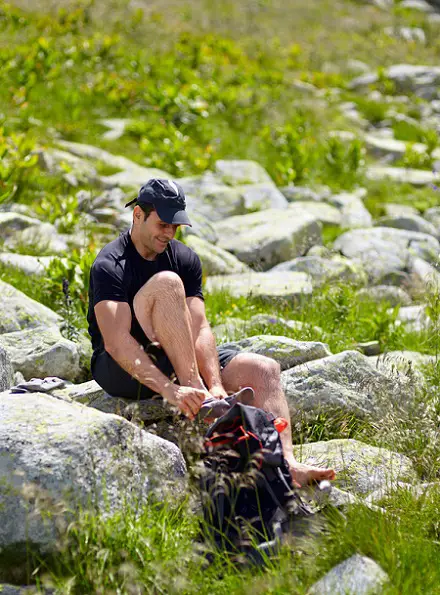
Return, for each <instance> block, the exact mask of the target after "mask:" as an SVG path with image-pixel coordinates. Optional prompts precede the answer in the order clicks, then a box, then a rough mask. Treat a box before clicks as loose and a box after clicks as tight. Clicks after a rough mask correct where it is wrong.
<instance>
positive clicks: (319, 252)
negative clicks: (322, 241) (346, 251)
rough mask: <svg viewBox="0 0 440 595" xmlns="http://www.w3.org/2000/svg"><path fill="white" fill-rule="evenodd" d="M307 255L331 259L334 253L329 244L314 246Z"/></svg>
mask: <svg viewBox="0 0 440 595" xmlns="http://www.w3.org/2000/svg"><path fill="white" fill-rule="evenodd" d="M307 256H319V257H320V258H327V259H330V258H332V256H334V254H332V251H331V250H330V248H327V246H312V247H311V248H310V250H309V251H308V252H307Z"/></svg>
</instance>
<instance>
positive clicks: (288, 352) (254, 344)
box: [222, 335, 331, 370]
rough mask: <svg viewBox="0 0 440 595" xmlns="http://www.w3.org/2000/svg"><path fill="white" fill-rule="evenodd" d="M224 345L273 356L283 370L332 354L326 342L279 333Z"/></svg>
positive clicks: (228, 347) (246, 351) (224, 345)
mask: <svg viewBox="0 0 440 595" xmlns="http://www.w3.org/2000/svg"><path fill="white" fill-rule="evenodd" d="M222 347H225V348H227V349H236V350H237V351H240V352H245V353H258V354H260V355H265V356H267V357H271V358H272V359H274V360H275V361H277V362H278V363H279V364H280V366H281V370H287V369H289V368H292V367H293V366H298V365H299V364H304V363H305V362H310V361H312V360H315V359H320V358H323V357H327V356H328V355H331V352H330V350H329V348H328V345H326V344H325V343H321V342H319V341H296V340H295V339H289V338H288V337H279V336H277V335H256V336H254V337H247V338H245V339H240V340H239V341H234V342H231V343H225V344H223V345H222Z"/></svg>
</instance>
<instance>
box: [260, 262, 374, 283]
mask: <svg viewBox="0 0 440 595" xmlns="http://www.w3.org/2000/svg"><path fill="white" fill-rule="evenodd" d="M282 271H302V272H303V273H307V274H308V275H309V276H310V277H311V278H312V281H313V286H314V287H320V286H322V285H325V284H326V283H331V282H333V281H347V282H348V283H356V284H363V283H366V281H367V276H366V274H365V272H364V270H363V268H362V266H361V265H360V264H359V263H355V262H352V261H351V260H349V259H348V258H344V257H343V256H338V255H335V256H333V257H332V258H321V257H320V256H300V257H299V258H294V259H293V260H288V261H287V262H282V263H280V264H277V265H276V266H275V267H273V268H272V269H271V272H282Z"/></svg>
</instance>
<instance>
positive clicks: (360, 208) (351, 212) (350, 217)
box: [329, 189, 373, 229]
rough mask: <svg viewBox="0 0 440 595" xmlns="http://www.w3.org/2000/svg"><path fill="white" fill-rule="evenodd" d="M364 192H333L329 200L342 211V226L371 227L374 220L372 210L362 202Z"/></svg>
mask: <svg viewBox="0 0 440 595" xmlns="http://www.w3.org/2000/svg"><path fill="white" fill-rule="evenodd" d="M363 195H364V192H362V189H360V191H358V192H341V193H340V194H333V195H332V196H331V197H330V198H329V202H330V203H331V204H332V205H334V206H335V207H337V208H338V209H339V210H340V213H341V222H340V226H341V227H344V228H348V229H350V228H353V227H370V226H371V225H372V222H373V218H372V217H371V214H370V212H369V211H368V209H367V208H366V207H365V206H364V203H363V202H362V196H363Z"/></svg>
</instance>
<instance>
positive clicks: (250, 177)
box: [215, 159, 273, 186]
mask: <svg viewBox="0 0 440 595" xmlns="http://www.w3.org/2000/svg"><path fill="white" fill-rule="evenodd" d="M215 173H216V174H217V176H219V178H221V180H222V182H223V183H224V184H229V185H230V186H241V185H243V184H267V183H269V184H270V183H273V182H272V178H271V177H270V176H269V174H268V173H267V171H266V170H265V169H264V168H263V167H261V165H260V164H259V163H257V162H256V161H247V160H244V159H235V160H230V161H227V160H222V159H221V160H219V161H217V162H216V164H215Z"/></svg>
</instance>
